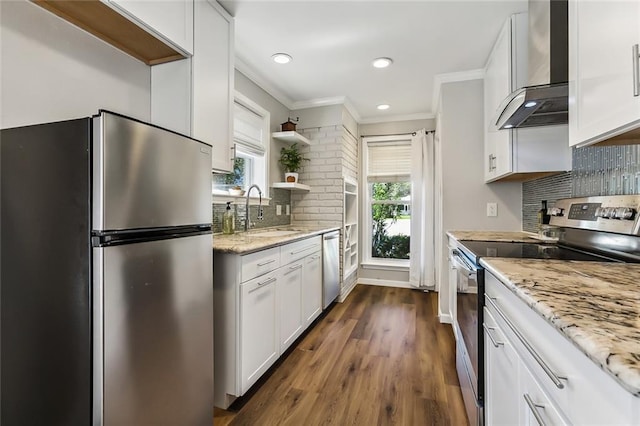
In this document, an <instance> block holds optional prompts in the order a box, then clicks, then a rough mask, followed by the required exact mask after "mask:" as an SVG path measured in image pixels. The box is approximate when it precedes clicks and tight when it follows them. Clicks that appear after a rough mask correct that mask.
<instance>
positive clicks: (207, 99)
mask: <svg viewBox="0 0 640 426" xmlns="http://www.w3.org/2000/svg"><path fill="white" fill-rule="evenodd" d="M194 25H195V33H194V34H195V35H194V41H193V42H194V46H193V48H194V49H193V58H192V64H193V70H192V72H193V112H192V127H191V133H192V136H193V137H194V138H196V139H200V140H203V141H205V142H207V143H210V144H212V145H213V152H214V155H213V164H212V168H213V170H215V171H220V172H230V171H231V170H232V161H231V160H232V153H231V148H232V146H233V118H232V112H233V89H234V87H233V85H234V83H233V72H234V71H233V55H234V53H233V31H234V30H233V28H234V26H233V18H232V17H231V16H230V15H229V14H228V13H227V12H226V11H225V10H224V9H223V8H222V7H221V6H220V5H219V4H218V3H217V2H215V1H214V2H210V1H206V0H197V1H196V2H195V22H194Z"/></svg>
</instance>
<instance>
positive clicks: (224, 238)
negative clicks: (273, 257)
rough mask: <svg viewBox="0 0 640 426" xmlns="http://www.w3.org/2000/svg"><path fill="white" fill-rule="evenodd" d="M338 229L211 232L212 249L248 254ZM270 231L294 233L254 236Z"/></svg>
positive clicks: (284, 227)
mask: <svg viewBox="0 0 640 426" xmlns="http://www.w3.org/2000/svg"><path fill="white" fill-rule="evenodd" d="M338 229H340V228H339V227H337V226H334V227H326V226H324V227H321V226H316V227H313V226H296V225H289V226H278V227H276V228H260V229H256V230H251V231H249V232H236V233H235V234H232V235H225V234H213V249H214V250H216V251H220V252H223V253H236V254H248V253H253V252H256V251H260V250H264V249H267V248H270V247H275V246H279V245H282V244H286V243H290V242H293V241H296V240H301V239H303V238H308V237H313V236H314V235H320V234H324V233H327V232H331V231H336V230H338ZM271 231H296V232H295V233H294V234H290V235H281V236H273V237H260V236H256V235H259V234H262V233H265V232H271Z"/></svg>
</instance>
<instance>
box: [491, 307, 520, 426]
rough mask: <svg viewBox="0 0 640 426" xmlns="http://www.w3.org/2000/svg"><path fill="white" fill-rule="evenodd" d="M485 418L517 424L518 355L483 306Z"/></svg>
mask: <svg viewBox="0 0 640 426" xmlns="http://www.w3.org/2000/svg"><path fill="white" fill-rule="evenodd" d="M484 328H485V332H484V333H485V334H484V354H485V355H484V356H485V358H484V359H485V375H486V385H485V395H486V397H485V400H486V401H485V419H486V422H487V424H489V425H517V424H519V423H518V419H519V416H520V412H519V410H518V406H519V402H520V401H519V400H518V398H519V395H518V392H517V391H518V368H519V363H520V358H519V357H518V354H517V353H516V351H515V349H514V348H513V345H512V344H511V342H510V341H509V340H508V339H507V338H506V336H505V334H504V332H503V331H502V329H501V328H500V326H498V324H497V322H496V320H495V319H494V318H493V316H492V315H491V313H490V312H489V310H488V309H487V308H485V310H484Z"/></svg>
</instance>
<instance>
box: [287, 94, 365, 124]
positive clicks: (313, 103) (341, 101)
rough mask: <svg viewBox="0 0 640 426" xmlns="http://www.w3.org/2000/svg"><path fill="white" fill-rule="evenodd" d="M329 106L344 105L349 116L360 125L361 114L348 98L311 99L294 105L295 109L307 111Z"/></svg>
mask: <svg viewBox="0 0 640 426" xmlns="http://www.w3.org/2000/svg"><path fill="white" fill-rule="evenodd" d="M328 105H342V106H344V107H345V108H346V110H347V111H349V114H351V116H352V117H353V118H354V119H355V120H356V121H357V122H358V123H359V122H360V119H361V118H362V117H361V116H360V113H359V112H358V110H357V109H356V107H354V106H353V103H352V102H351V101H350V100H349V98H347V97H346V96H333V97H330V98H317V99H309V100H306V101H298V102H294V103H293V107H294V108H293V109H294V110H297V109H305V108H315V107H320V106H328Z"/></svg>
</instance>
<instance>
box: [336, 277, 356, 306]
mask: <svg viewBox="0 0 640 426" xmlns="http://www.w3.org/2000/svg"><path fill="white" fill-rule="evenodd" d="M357 284H358V280H357V279H355V280H353V282H352V283H351V285H350V286H349V287H347V288H342V289H341V290H340V296H339V297H338V302H340V303H342V302H344V301H345V300H346V299H347V297H348V296H349V293H351V292H352V291H353V289H354V288H356V285H357Z"/></svg>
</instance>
